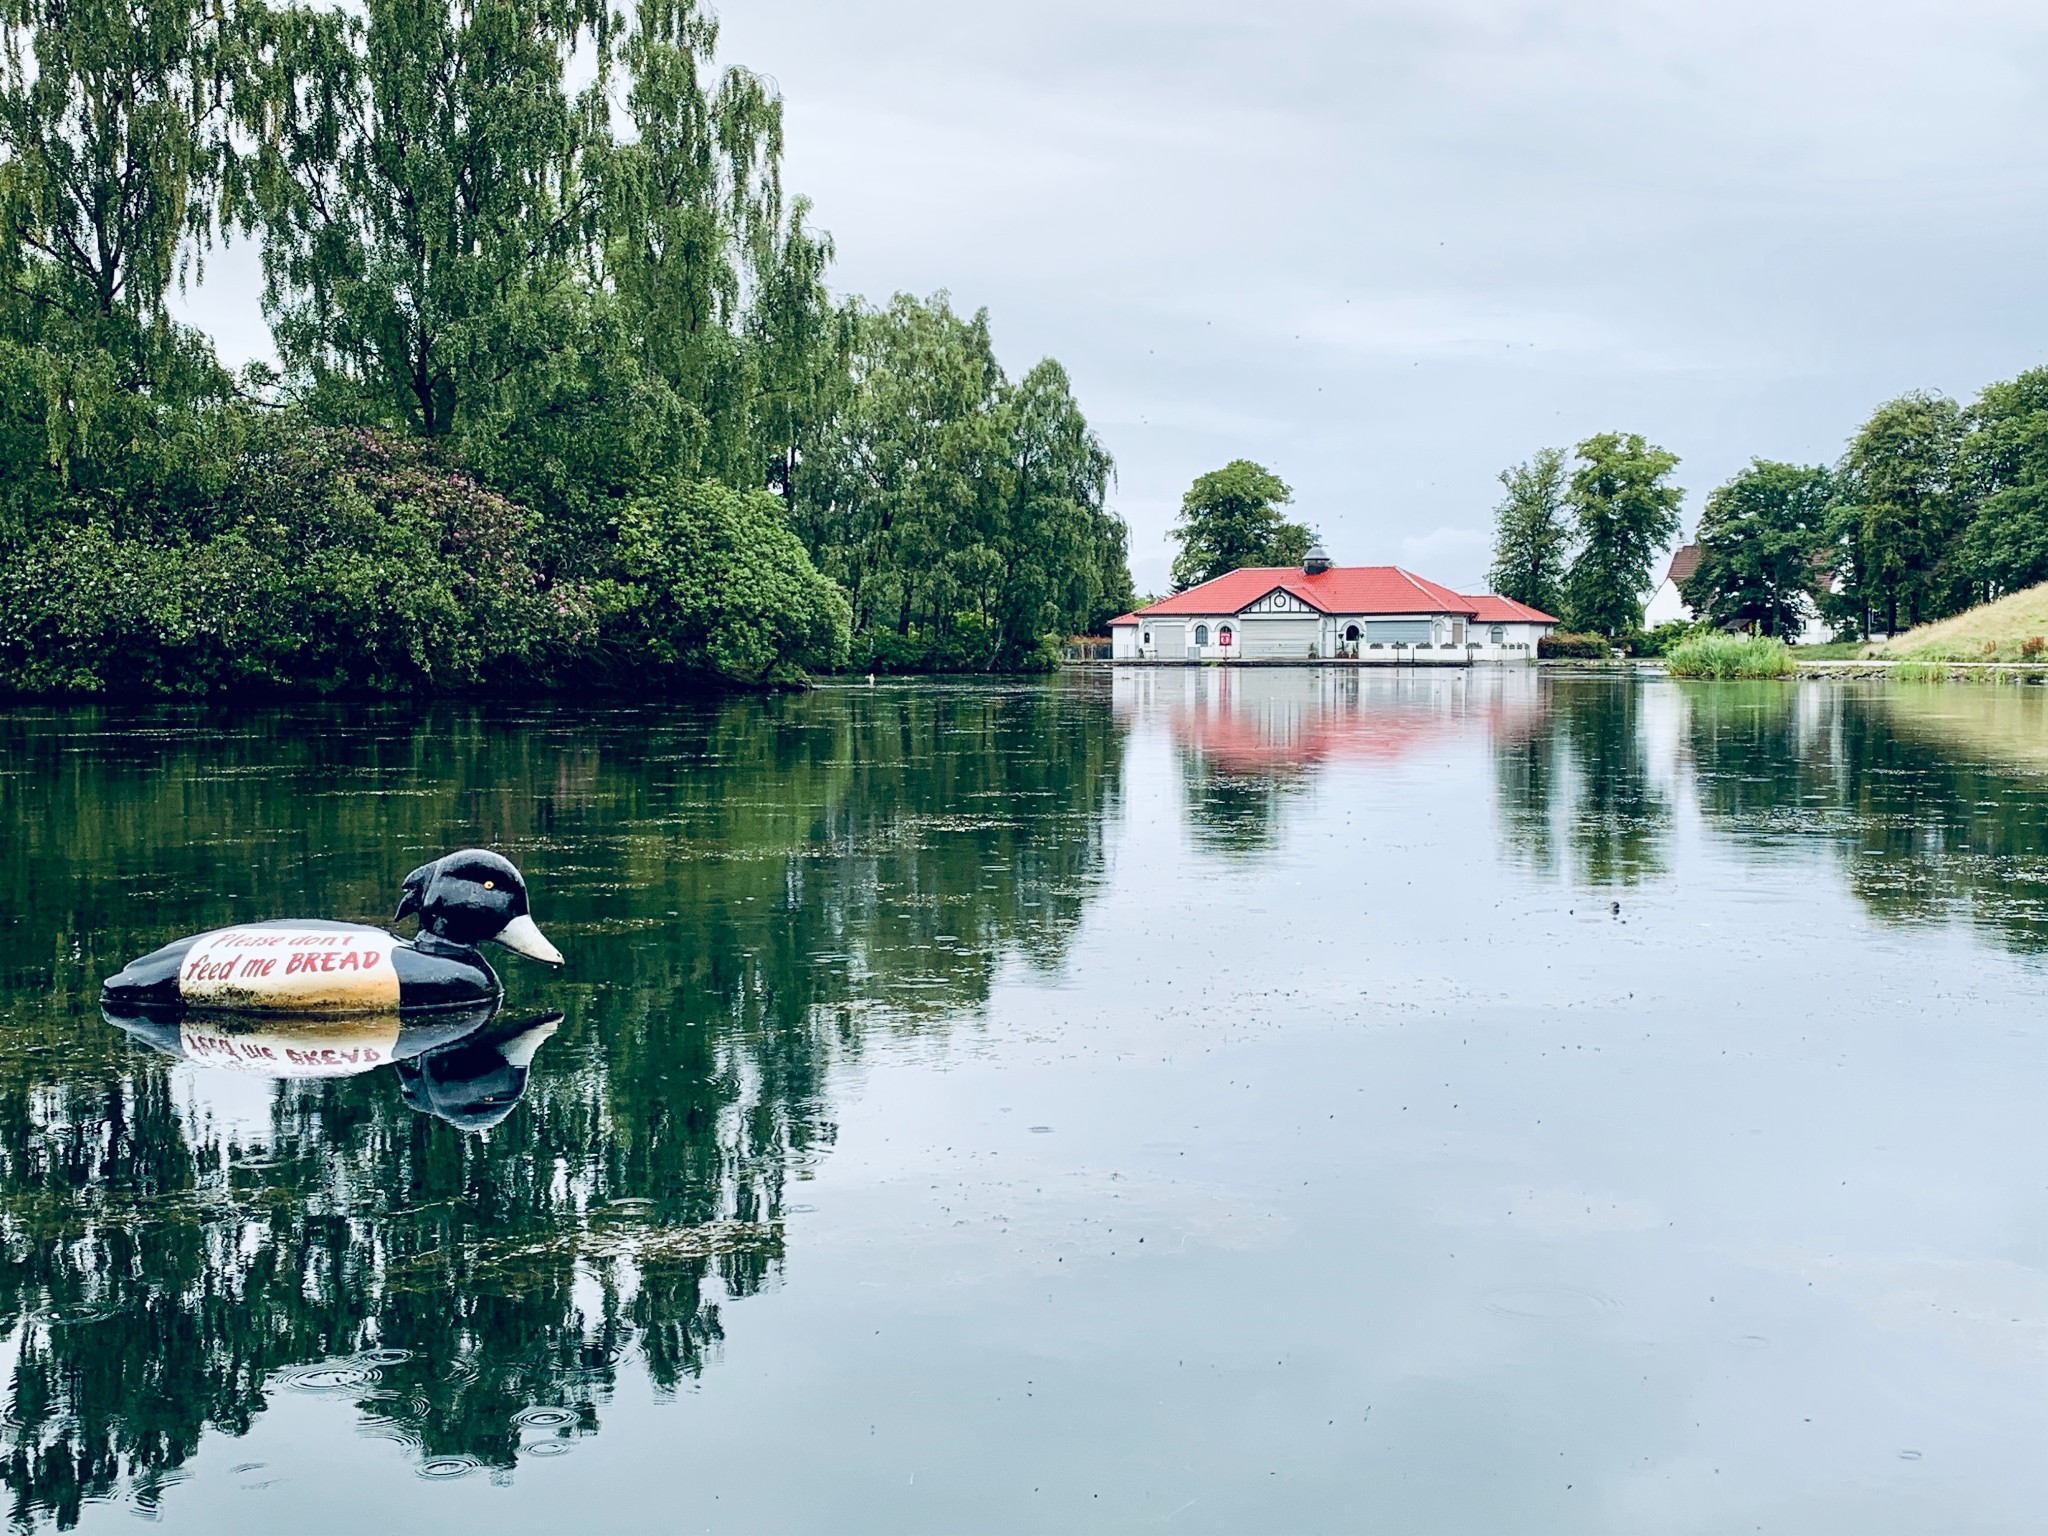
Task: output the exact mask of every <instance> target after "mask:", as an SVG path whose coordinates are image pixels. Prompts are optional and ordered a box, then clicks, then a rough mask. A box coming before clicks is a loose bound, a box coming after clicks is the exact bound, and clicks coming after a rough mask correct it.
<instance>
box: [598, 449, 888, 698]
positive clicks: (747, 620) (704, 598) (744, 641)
mask: <svg viewBox="0 0 2048 1536" xmlns="http://www.w3.org/2000/svg"><path fill="white" fill-rule="evenodd" d="M596 596H597V601H598V604H599V607H600V608H601V609H602V610H604V611H605V613H606V619H607V622H606V623H605V626H604V627H605V636H604V638H605V644H606V649H607V651H608V653H609V654H610V655H611V656H612V657H613V658H614V659H615V660H616V661H617V662H619V663H621V664H623V666H624V667H625V668H626V669H627V671H628V672H629V673H631V674H639V673H643V672H644V674H645V675H651V676H654V677H661V676H664V675H674V674H676V673H691V672H701V673H707V674H710V675H713V676H716V677H720V678H724V679H727V680H730V681H733V682H741V683H792V682H798V681H801V680H802V678H803V676H804V673H805V672H806V671H809V670H813V669H816V670H824V671H829V670H831V669H833V668H836V667H840V666H843V665H844V664H845V662H846V651H847V633H848V630H849V628H850V627H851V624H852V618H853V615H852V610H851V609H850V608H849V607H848V605H847V601H846V596H845V594H844V593H842V592H841V591H840V590H839V588H838V587H837V586H836V585H835V584H834V583H833V582H831V581H830V580H829V579H827V578H826V577H824V576H821V575H820V574H819V573H818V569H817V567H816V566H814V565H812V564H811V557H810V556H809V555H807V554H806V553H805V552H804V547H803V545H802V543H801V542H800V541H799V540H798V539H797V536H796V535H795V534H794V533H791V532H790V531H789V526H788V524H787V523H785V522H784V521H783V518H782V508H781V506H780V505H779V504H778V503H777V502H776V500H775V498H774V497H772V496H770V495H768V494H767V493H765V492H762V491H736V490H733V489H732V488H731V487H730V486H726V485H721V484H719V483H718V482H716V481H712V480H702V481H693V482H679V483H677V484H674V485H671V486H668V487H666V488H664V489H663V490H662V491H660V492H659V493H658V494H656V495H653V496H648V497H644V498H642V499H641V500H638V501H635V502H633V503H632V504H631V505H630V506H628V508H627V509H626V511H625V513H624V515H622V516H621V518H620V520H619V551H618V567H617V575H616V578H615V579H614V580H613V581H611V582H607V583H604V584H602V585H601V586H600V589H599V590H598V592H597V594H596Z"/></svg>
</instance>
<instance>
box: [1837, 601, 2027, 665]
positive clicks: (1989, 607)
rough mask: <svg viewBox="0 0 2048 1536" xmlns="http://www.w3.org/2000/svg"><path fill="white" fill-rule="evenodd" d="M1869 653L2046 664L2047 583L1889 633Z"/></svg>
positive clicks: (1927, 659)
mask: <svg viewBox="0 0 2048 1536" xmlns="http://www.w3.org/2000/svg"><path fill="white" fill-rule="evenodd" d="M1871 654H1872V655H1873V656H1885V657H1897V658H1898V659H1899V660H1901V661H1909V662H1941V661H2020V662H2030V661H2042V662H2048V582H2044V583H2042V584H2041V585H2040V586H2038V587H2028V588H2026V589H2025V590H2024V591H2020V592H2012V593H2008V594H2007V595H2006V596H2004V597H2001V598H1999V599H1998V601H1996V602H1993V603H1979V604H1978V605H1977V606H1976V607H1975V608H1967V609H1965V610H1964V611H1963V612H1961V613H1958V614H1955V615H1954V616H1952V617H1950V618H1946V619H1940V620H1937V621H1936V622H1935V623H1932V624H1922V625H1921V626H1920V627H1919V628H1918V629H1909V630H1907V631H1906V632H1905V633H1904V634H1902V635H1894V636H1893V637H1892V638H1891V639H1890V640H1887V641H1885V642H1884V643H1882V644H1881V645H1878V646H1875V647H1873V648H1872V650H1871Z"/></svg>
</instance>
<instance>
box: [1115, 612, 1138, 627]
mask: <svg viewBox="0 0 2048 1536" xmlns="http://www.w3.org/2000/svg"><path fill="white" fill-rule="evenodd" d="M1137 622H1138V616H1137V615H1136V614H1135V613H1127V614H1125V615H1124V616H1123V617H1122V618H1117V619H1111V620H1110V621H1109V627H1110V628H1111V629H1115V628H1116V627H1117V625H1119V624H1135V623H1137Z"/></svg>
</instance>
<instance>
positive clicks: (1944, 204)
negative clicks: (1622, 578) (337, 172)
mask: <svg viewBox="0 0 2048 1536" xmlns="http://www.w3.org/2000/svg"><path fill="white" fill-rule="evenodd" d="M719 13H720V16H721V18H722V22H723V29H724V30H723V37H722V47H721V52H722V54H723V56H724V58H725V59H727V60H729V61H731V62H736V63H741V64H745V65H747V66H748V67H750V68H752V69H755V70H758V71H760V72H761V73H763V74H766V75H768V76H770V77H772V78H773V79H774V80H775V81H776V82H777V83H778V84H779V85H780V87H781V89H782V91H783V93H784V96H785V98H786V100H787V111H788V123H789V148H788V161H787V182H788V185H789V186H790V188H791V189H792V190H794V191H800V192H804V193H807V194H808V195H809V196H811V197H812V198H813V199H814V200H815V202H816V204H817V221H818V223H819V224H821V225H822V226H823V227H825V228H827V229H829V230H830V231H831V232H832V234H833V235H834V236H835V238H836V239H837V241H838V246H839V260H838V266H837V270H836V275H835V286H836V287H837V288H838V289H839V290H840V291H842V292H854V293H861V294H864V295H866V296H867V297H868V298H870V299H874V300H883V299H886V298H887V296H888V295H889V294H890V293H892V292H896V291H899V290H907V291H910V292H915V293H919V294H929V293H931V292H932V291H934V290H936V289H940V288H944V289H948V290H950V291H951V293H952V295H953V297H954V300H955V302H956V304H958V305H959V306H961V307H962V308H964V309H968V310H972V309H974V308H977V307H980V306H983V305H986V306H987V307H988V309H989V311H990V314H991V317H992V320H993V324H994V328H995V336H996V343H997V347H998V350H999V351H1000V353H1001V354H1002V357H1003V360H1004V362H1005V365H1006V366H1007V367H1008V368H1009V370H1010V372H1011V374H1012V376H1013V377H1014V376H1016V375H1018V374H1021V373H1022V372H1023V371H1024V369H1026V368H1027V367H1029V366H1030V365H1031V363H1032V362H1034V361H1035V360H1036V359H1038V358H1039V357H1041V356H1044V355H1047V354H1050V355H1052V356H1054V357H1057V358H1058V359H1059V360H1060V361H1061V362H1062V363H1064V364H1065V365H1066V366H1067V369H1068V371H1069V373H1070V374H1071V375H1072V376H1073V380H1074V384H1075V388H1076V390H1077V392H1078V393H1079V396H1080V399H1081V402H1082V405H1083V407H1084V409H1085V410H1086V411H1087V413H1088V416H1089V419H1090V420H1091V421H1092V422H1093V423H1094V424H1095V427H1096V429H1097V431H1098V432H1099V433H1100V434H1101V435H1102V438H1103V441H1104V442H1105V443H1106V444H1107V446H1108V448H1109V450H1110V451H1111V453H1113V454H1114V455H1115V457H1116V461H1117V465H1118V486H1117V490H1116V493H1115V505H1116V507H1117V509H1118V510H1119V511H1121V512H1122V514H1123V515H1124V517H1125V518H1126V519H1127V520H1128V521H1129V523H1130V525H1131V545H1132V550H1131V552H1132V565H1133V569H1134V574H1135V575H1136V577H1137V581H1138V586H1139V589H1140V590H1141V591H1147V590H1152V591H1159V590H1164V585H1165V579H1166V567H1167V562H1168V559H1169V557H1170V545H1169V539H1168V530H1169V528H1170V526H1171V524H1172V521H1173V516H1174V512H1175V509H1176V507H1177V505H1178V502H1179V498H1180V494H1181V492H1182V491H1183V490H1185V489H1186V487H1187V484H1188V482H1189V481H1190V480H1191V479H1192V478H1193V477H1194V476H1195V475H1197V474H1199V473H1201V472H1202V471H1204V470H1207V469H1213V468H1215V467H1216V466H1218V465H1220V464H1222V463H1225V462H1227V461H1228V460H1230V459H1233V458H1239V457H1245V458H1252V459H1256V460H1258V461H1259V462H1261V463H1263V464H1265V465H1267V466H1268V467H1269V468H1271V469H1273V470H1274V471H1276V472H1277V473H1278V474H1279V475H1280V476H1281V477H1282V478H1283V479H1285V480H1286V481H1287V482H1288V483H1289V484H1290V485H1292V486H1293V487H1294V489H1295V510H1296V514H1297V515H1298V516H1300V517H1301V518H1303V519H1304V520H1305V521H1307V522H1309V523H1310V524H1312V525H1313V526H1314V527H1316V528H1317V529H1318V530H1319V531H1320V532H1321V533H1322V534H1323V535H1324V538H1325V540H1326V541H1327V542H1328V544H1329V546H1330V549H1331V551H1332V553H1333V554H1334V555H1335V556H1336V557H1337V559H1338V560H1339V561H1341V562H1343V563H1346V564H1383V563H1397V564H1402V565H1407V566H1410V567H1412V568H1414V569H1415V570H1417V571H1419V572H1421V573H1422V574H1424V575H1427V576H1430V577H1433V578H1435V579H1437V580H1439V581H1443V582H1445V583H1447V584H1450V585H1453V586H1457V587H1461V588H1464V589H1466V590H1475V589H1477V588H1478V587H1479V586H1480V584H1481V583H1482V582H1483V580H1484V573H1485V570H1486V566H1487V563H1488V562H1487V552H1488V540H1489V531H1490V528H1491V516H1492V508H1493V505H1494V503H1495V501H1496V500H1497V499H1498V491H1499V487H1498V485H1497V483H1496V481H1495V478H1494V477H1495V476H1496V474H1497V473H1498V472H1499V471H1500V469H1501V468H1502V467H1503V466H1505V465H1508V464H1510V463H1514V462H1517V461H1520V460H1523V459H1526V458H1527V457H1528V456H1529V455H1530V454H1531V453H1533V452H1534V451H1535V450H1536V449H1538V448H1541V447H1543V446H1545V445H1546V444H1553V443H1554V444H1570V443H1572V442H1575V441H1577V440H1578V439H1580V438H1582V437H1585V436H1586V435H1588V434H1590V433H1593V432H1597V431H1604V430H1610V429H1612V430H1622V431H1637V432H1642V433H1644V434H1646V435H1647V436H1648V437H1649V438H1650V439H1651V440H1652V441H1653V442H1656V443H1660V444H1662V445H1663V446H1665V447H1667V448H1670V449H1671V450H1673V451H1674V452H1676V453H1677V454H1678V455H1679V456H1680V458H1681V460H1682V461H1683V462H1682V464H1681V466H1680V469H1679V480H1680V482H1681V483H1682V484H1683V485H1684V486H1685V487H1686V491H1687V496H1686V522H1687V527H1688V529H1690V527H1691V526H1692V523H1693V520H1694V519H1695V518H1696V517H1697V515H1698V508H1699V504H1700V500H1701V497H1702V496H1703V495H1704V493H1705V492H1706V491H1707V490H1709V489H1711V488H1712V487H1713V486H1714V485H1716V484H1717V483H1719V482H1720V481H1721V480H1723V479H1725V478H1727V476H1728V475H1729V474H1731V473H1732V472H1733V471H1735V470H1736V469H1738V468H1740V467H1741V466H1742V464H1744V463H1745V462H1747V461H1748V460H1749V459H1750V458H1752V457H1755V456H1759V455H1761V456H1764V457H1771V458H1787V459H1796V460H1802V461H1821V460H1832V459H1833V458H1835V456H1836V455H1837V454H1838V453H1839V452H1840V449H1841V445H1842V442H1843V440H1844V438H1845V437H1846V436H1847V435H1848V434H1849V433H1850V432H1851V431H1852V430H1853V429H1854V428H1855V426H1856V424H1857V423H1858V422H1859V421H1860V420H1861V419H1862V418H1863V416H1864V415H1866V414H1867V413H1868V411H1869V409H1870V407H1871V406H1873V405H1874V404H1876V403H1877V402H1878V401H1879V400H1882V399H1884V398H1887V397H1888V396H1891V395H1894V394H1897V393H1900V392H1902V391H1904V390H1908V389H1915V388H1927V389H1937V390H1944V391H1947V392H1949V393H1951V394H1956V395H1958V396H1960V397H1965V398H1966V397H1967V396H1968V395H1970V394H1972V393H1974V391H1975V390H1976V389H1977V388H1978V387H1980V386H1981V385H1982V384H1984V383H1985V382H1987V381H1989V380H1992V379H1995V378H2001V377H2008V376H2010V375H2011V374H2013V373H2015V372H2017V371H2019V370H2020V369H2022V368H2025V367H2028V366H2030V365H2032V364H2034V363H2038V362H2048V335H2044V322H2048V301H2044V291H2048V289H2044V282H2043V278H2044V275H2048V273H2044V269H2048V241H2044V239H2043V235H2044V232H2048V231H2044V225H2048V199H2044V197H2043V192H2044V190H2048V189H2044V181H2048V175H2044V169H2043V166H2044V159H2048V99H2044V94H2043V84H2044V82H2048V5H2043V4H2041V3H2039V0H2034V3H2031V4H2030V3H2021V0H1945V3H1941V4H1935V3H1932V0H1926V3H1918V4H1903V3H1895V0H1854V3H1848V0H1843V3H1835V0H1687V3H1670V0H1550V3H1541V0H1410V3H1400V0H1384V3H1375V0H1363V3H1350V4H1346V3H1330V0H1322V3H1318V0H1262V3H1257V4H1228V5H1227V4H1221V3H1216V0H1174V3H1167V0H1036V3H1034V4H1031V5H1025V6H1018V5H1008V6H993V5H974V4H962V3H960V0H853V3H849V0H833V3H826V0H727V3H726V4H724V5H723V6H721V7H720V8H719ZM234 265H238V264H230V265H229V266H227V267H217V269H216V270H217V271H218V272H221V273H224V274H227V275H226V276H225V277H224V278H222V279H217V280H216V282H214V283H213V284H210V285H209V289H210V290H212V291H208V292H203V293H201V294H199V295H196V296H195V298H194V300H193V302H192V303H191V305H190V310H191V312H193V313H194V315H195V318H198V319H201V320H202V321H204V322H205V323H207V324H209V325H210V326H212V327H213V328H214V329H215V330H216V331H217V332H219V333H221V334H222V340H223V344H224V350H225V351H227V352H228V353H229V354H230V355H241V354H244V353H246V351H247V350H248V349H249V348H251V347H253V346H257V345H261V344H262V342H261V330H260V321H257V320H256V318H255V317H254V316H253V314H252V312H251V311H250V309H249V308H248V307H247V305H248V301H247V298H246V294H247V291H248V290H247V288H246V287H245V286H243V285H242V284H241V283H239V282H238V281H236V280H235V279H234V277H233V267H234Z"/></svg>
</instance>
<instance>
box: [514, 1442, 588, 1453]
mask: <svg viewBox="0 0 2048 1536" xmlns="http://www.w3.org/2000/svg"><path fill="white" fill-rule="evenodd" d="M575 1449H576V1447H575V1445H574V1443H573V1442H571V1441H568V1440H536V1441H534V1442H533V1443H532V1444H531V1445H522V1446H520V1447H519V1454H520V1455H522V1456H566V1455H568V1454H569V1453H570V1452H571V1451H573V1450H575Z"/></svg>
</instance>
